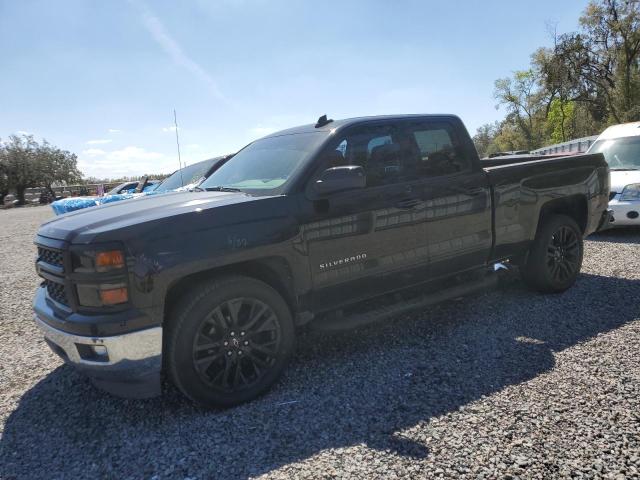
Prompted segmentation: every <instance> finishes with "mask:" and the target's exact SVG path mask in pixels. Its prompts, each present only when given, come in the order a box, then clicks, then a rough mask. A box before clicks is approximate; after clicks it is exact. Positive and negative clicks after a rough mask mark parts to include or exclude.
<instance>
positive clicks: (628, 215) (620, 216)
mask: <svg viewBox="0 0 640 480" xmlns="http://www.w3.org/2000/svg"><path fill="white" fill-rule="evenodd" d="M619 197H620V194H618V195H616V197H615V198H614V199H613V200H610V201H609V209H610V210H611V216H610V217H609V224H608V225H609V227H629V226H633V225H638V226H640V202H638V201H635V202H623V201H620V200H618V198H619Z"/></svg>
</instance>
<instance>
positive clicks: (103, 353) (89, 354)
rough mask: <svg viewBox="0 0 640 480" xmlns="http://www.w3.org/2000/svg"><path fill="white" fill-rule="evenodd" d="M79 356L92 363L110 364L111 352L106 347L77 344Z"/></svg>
mask: <svg viewBox="0 0 640 480" xmlns="http://www.w3.org/2000/svg"><path fill="white" fill-rule="evenodd" d="M76 348H77V349H78V355H80V358H81V359H82V360H88V361H90V362H108V361H109V352H108V351H107V347H105V346H104V345H87V344H85V343H76Z"/></svg>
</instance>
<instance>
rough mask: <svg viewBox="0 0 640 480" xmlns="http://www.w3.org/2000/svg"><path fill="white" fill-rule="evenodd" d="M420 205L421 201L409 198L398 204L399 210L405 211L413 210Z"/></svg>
mask: <svg viewBox="0 0 640 480" xmlns="http://www.w3.org/2000/svg"><path fill="white" fill-rule="evenodd" d="M419 204H420V200H418V199H417V198H407V199H406V200H400V201H399V202H398V203H396V207H397V208H401V209H403V210H409V209H411V208H415V207H417V206H418V205H419Z"/></svg>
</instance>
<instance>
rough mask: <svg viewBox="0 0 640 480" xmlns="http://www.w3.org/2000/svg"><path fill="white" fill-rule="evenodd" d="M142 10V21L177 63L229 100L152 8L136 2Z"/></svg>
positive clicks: (216, 95)
mask: <svg viewBox="0 0 640 480" xmlns="http://www.w3.org/2000/svg"><path fill="white" fill-rule="evenodd" d="M134 3H135V4H136V5H137V6H138V7H139V9H140V10H141V11H142V21H143V23H144V26H145V28H146V29H147V30H148V31H149V33H150V34H151V36H152V37H153V39H154V40H155V41H156V43H157V44H158V45H160V47H161V48H162V49H163V50H164V51H165V53H166V54H167V55H168V56H169V57H171V59H172V60H173V61H174V62H175V63H176V64H177V65H180V66H182V67H184V68H185V69H186V70H188V71H189V72H191V73H192V74H193V75H194V76H195V77H197V78H199V79H200V80H201V81H202V82H204V83H205V84H206V85H207V87H208V88H209V91H210V92H211V93H212V94H213V96H214V97H216V98H217V99H219V100H222V101H225V102H226V101H227V98H226V97H225V96H224V95H223V93H222V92H221V91H220V88H219V87H218V84H217V83H216V81H215V80H214V79H213V77H212V76H211V75H209V73H208V72H207V71H206V70H205V69H204V68H202V66H200V65H199V64H198V63H197V62H196V61H195V60H193V59H192V58H191V57H189V56H188V55H187V54H186V53H185V52H184V50H183V49H182V47H181V46H180V44H179V43H178V42H177V41H176V40H175V39H174V38H173V37H172V36H171V35H170V34H169V32H167V30H166V28H165V27H164V25H163V24H162V22H161V21H160V19H159V18H158V17H156V16H155V15H153V14H152V12H151V10H149V8H148V7H147V6H146V5H145V4H144V3H142V2H134Z"/></svg>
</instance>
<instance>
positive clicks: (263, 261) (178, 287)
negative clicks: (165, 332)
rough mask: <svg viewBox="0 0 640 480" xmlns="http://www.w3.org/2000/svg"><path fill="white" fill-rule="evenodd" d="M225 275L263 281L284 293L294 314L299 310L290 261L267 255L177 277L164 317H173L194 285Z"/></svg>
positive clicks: (171, 287)
mask: <svg viewBox="0 0 640 480" xmlns="http://www.w3.org/2000/svg"><path fill="white" fill-rule="evenodd" d="M224 275H241V276H245V277H250V278H254V279H256V280H260V281H262V282H264V283H266V284H267V285H269V286H270V287H272V288H273V289H274V290H276V291H277V292H278V293H279V294H280V296H281V297H282V298H283V299H284V301H285V303H286V304H287V306H288V307H289V310H290V311H291V315H292V316H293V317H295V315H296V313H297V312H298V301H297V296H296V294H295V291H294V288H293V274H292V272H291V268H290V266H289V263H288V262H287V261H286V260H285V259H284V258H282V257H266V258H260V259H255V260H249V261H245V262H239V263H234V264H230V265H224V266H220V267H215V268H211V269H207V270H201V271H198V272H195V273H192V274H189V275H186V276H184V277H182V278H179V279H177V280H176V281H174V282H173V283H172V284H170V285H169V287H168V288H167V291H166V294H165V301H164V316H163V317H164V320H165V321H166V320H167V319H168V318H169V315H170V312H171V309H172V308H173V306H174V305H175V304H176V303H177V302H178V301H179V299H180V298H181V297H182V296H183V295H184V294H185V293H186V292H187V291H188V290H189V289H190V288H193V286H195V285H198V284H200V283H202V282H206V281H208V280H211V279H213V278H216V277H220V276H224Z"/></svg>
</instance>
